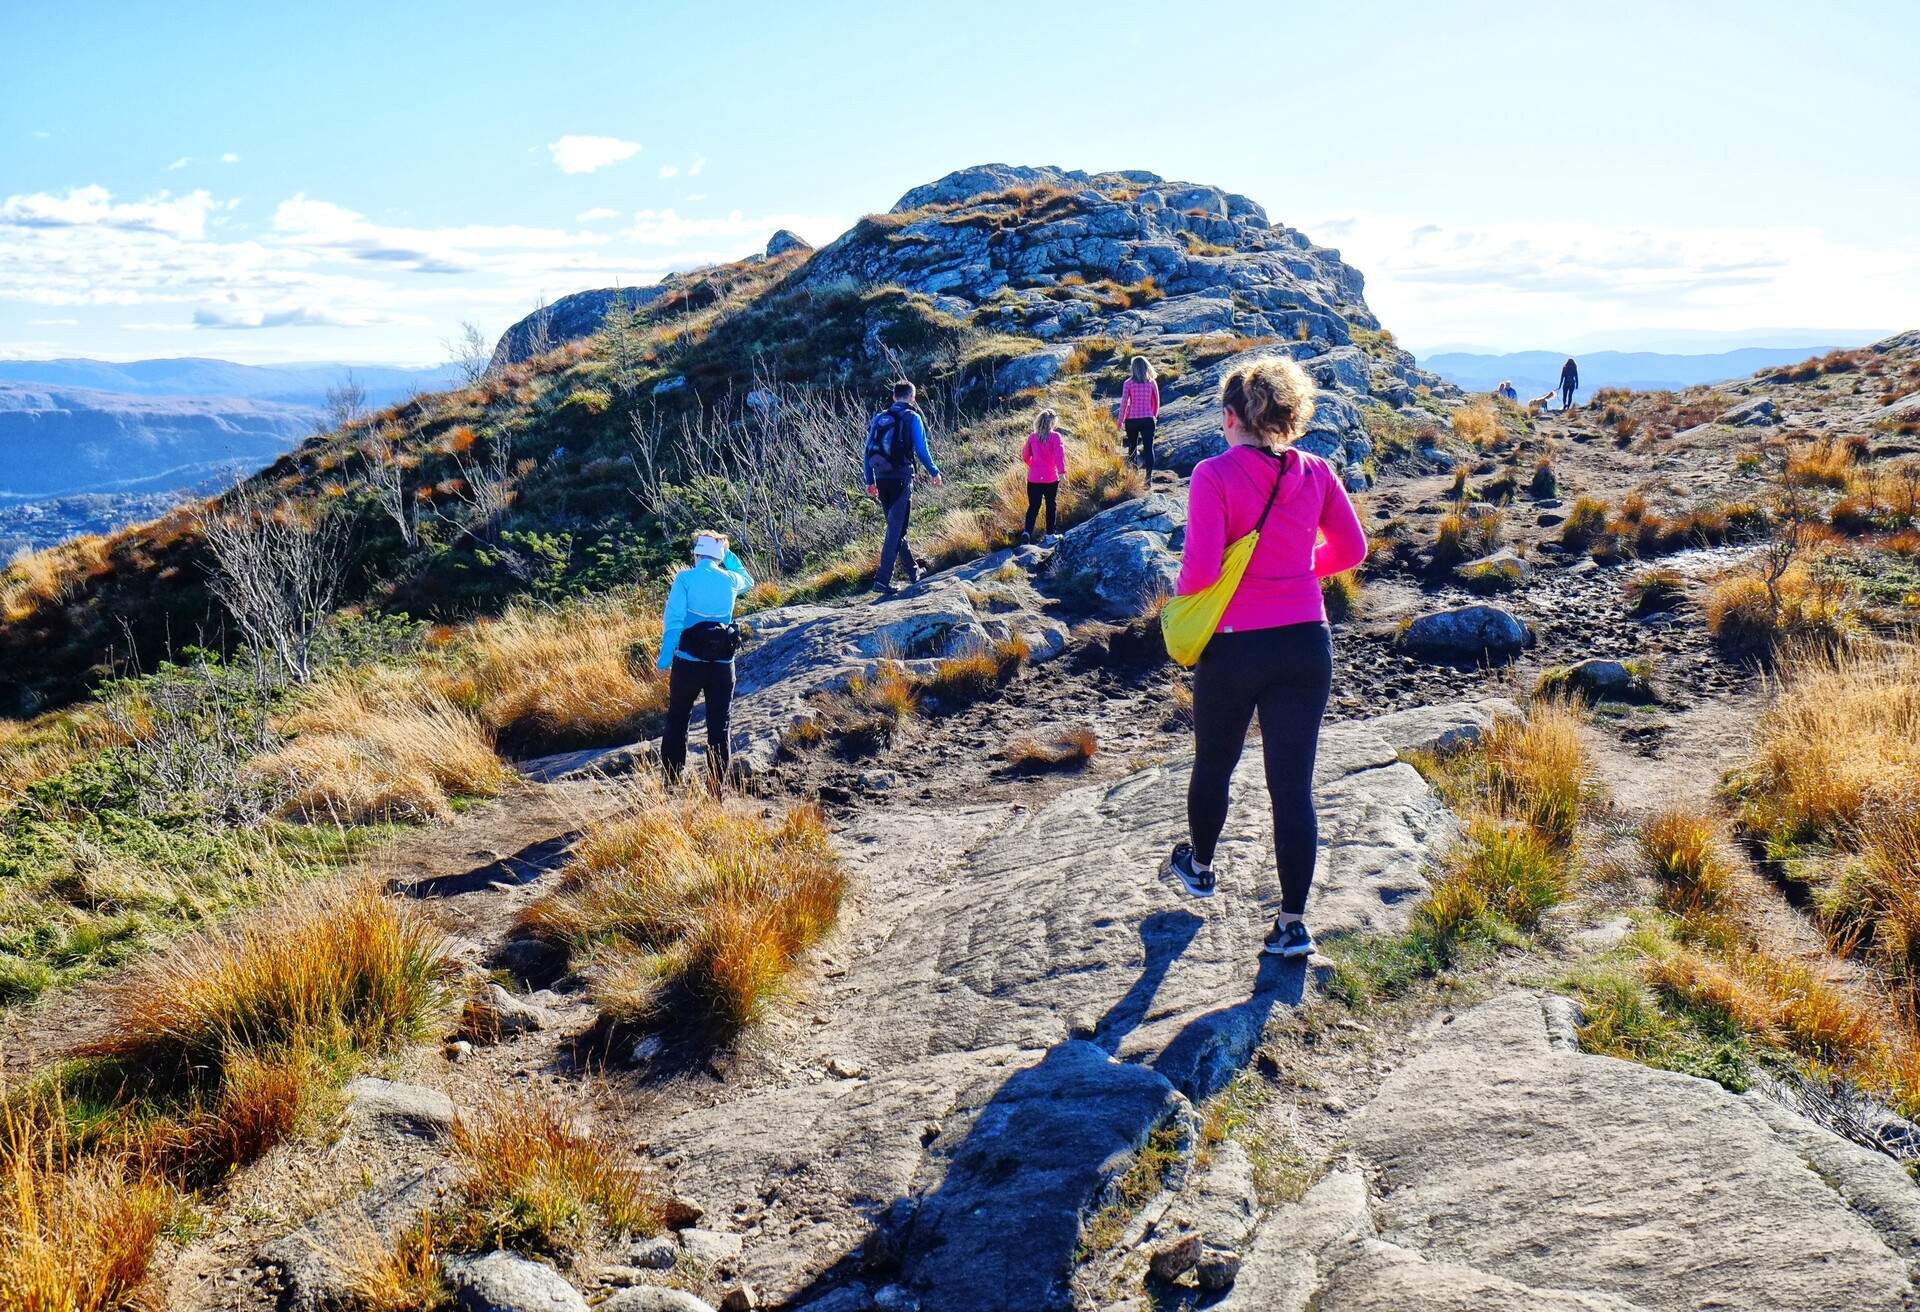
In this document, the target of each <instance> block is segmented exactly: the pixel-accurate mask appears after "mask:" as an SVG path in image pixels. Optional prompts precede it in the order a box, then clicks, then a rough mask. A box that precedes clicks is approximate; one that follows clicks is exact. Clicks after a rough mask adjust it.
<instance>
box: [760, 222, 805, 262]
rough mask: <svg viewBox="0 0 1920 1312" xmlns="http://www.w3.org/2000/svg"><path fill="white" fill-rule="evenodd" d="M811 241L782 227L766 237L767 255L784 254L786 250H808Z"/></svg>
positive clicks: (769, 256) (771, 256) (770, 256)
mask: <svg viewBox="0 0 1920 1312" xmlns="http://www.w3.org/2000/svg"><path fill="white" fill-rule="evenodd" d="M812 249H813V243H812V242H810V241H808V240H807V239H806V238H805V237H802V236H801V235H800V234H799V233H797V232H793V231H791V230H790V229H787V228H782V229H780V231H778V232H776V233H774V234H773V236H771V237H769V238H768V239H767V256H768V258H770V259H771V258H773V257H775V256H779V255H785V254H786V253H787V252H788V251H810V250H812Z"/></svg>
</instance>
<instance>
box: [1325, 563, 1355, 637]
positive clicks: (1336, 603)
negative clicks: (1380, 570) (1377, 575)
mask: <svg viewBox="0 0 1920 1312" xmlns="http://www.w3.org/2000/svg"><path fill="white" fill-rule="evenodd" d="M1361 591H1362V589H1361V586H1360V575H1359V574H1358V573H1356V572H1355V571H1353V570H1346V571H1344V572H1342V573H1339V574H1329V575H1327V576H1326V577H1325V578H1323V579H1321V580H1320V601H1321V603H1322V604H1323V605H1325V606H1326V608H1327V618H1328V619H1329V620H1332V621H1333V622H1334V623H1336V624H1337V623H1339V622H1340V621H1341V620H1350V619H1352V618H1353V617H1354V616H1355V615H1357V614H1359V612H1360V597H1361Z"/></svg>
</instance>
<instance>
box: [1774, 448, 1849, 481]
mask: <svg viewBox="0 0 1920 1312" xmlns="http://www.w3.org/2000/svg"><path fill="white" fill-rule="evenodd" d="M1854 457H1855V450H1854V448H1853V447H1851V446H1849V445H1848V444H1847V443H1846V442H1844V441H1840V440H1838V439H1836V438H1831V437H1822V438H1816V439H1815V440H1813V441H1811V442H1802V443H1798V444H1796V445H1795V446H1793V447H1791V448H1790V449H1789V450H1788V452H1787V481H1788V482H1789V483H1796V484H1799V485H1800V486H1802V487H1833V488H1844V487H1846V486H1847V483H1848V480H1849V479H1850V478H1852V476H1853V473H1854Z"/></svg>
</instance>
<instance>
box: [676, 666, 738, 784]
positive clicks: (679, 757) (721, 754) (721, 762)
mask: <svg viewBox="0 0 1920 1312" xmlns="http://www.w3.org/2000/svg"><path fill="white" fill-rule="evenodd" d="M702 697H705V698H706V699H707V770H708V771H709V772H710V773H711V774H712V775H713V777H714V778H716V779H724V778H726V774H727V767H728V766H729V765H731V764H732V763H733V749H732V745H731V743H730V741H729V736H728V733H727V717H728V715H729V713H730V712H731V711H732V710H733V663H732V662H731V661H690V660H688V659H687V658H686V657H684V656H675V657H674V658H673V666H672V669H671V670H670V672H669V673H668V675H667V729H666V732H665V733H664V734H662V735H661V737H660V764H661V766H662V768H664V769H665V770H666V773H667V778H668V779H669V780H677V779H679V778H680V772H681V771H683V770H685V769H686V768H687V725H688V724H689V723H691V722H692V720H693V704H694V702H696V701H698V700H699V699H700V698H702Z"/></svg>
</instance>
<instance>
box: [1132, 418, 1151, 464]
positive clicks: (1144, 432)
mask: <svg viewBox="0 0 1920 1312" xmlns="http://www.w3.org/2000/svg"><path fill="white" fill-rule="evenodd" d="M1153 427H1154V424H1153V419H1152V418H1151V417H1147V418H1142V419H1129V420H1127V459H1129V460H1131V459H1133V452H1134V448H1135V447H1138V448H1139V449H1140V467H1141V468H1142V469H1144V470H1146V471H1147V473H1148V474H1152V473H1153Z"/></svg>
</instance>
